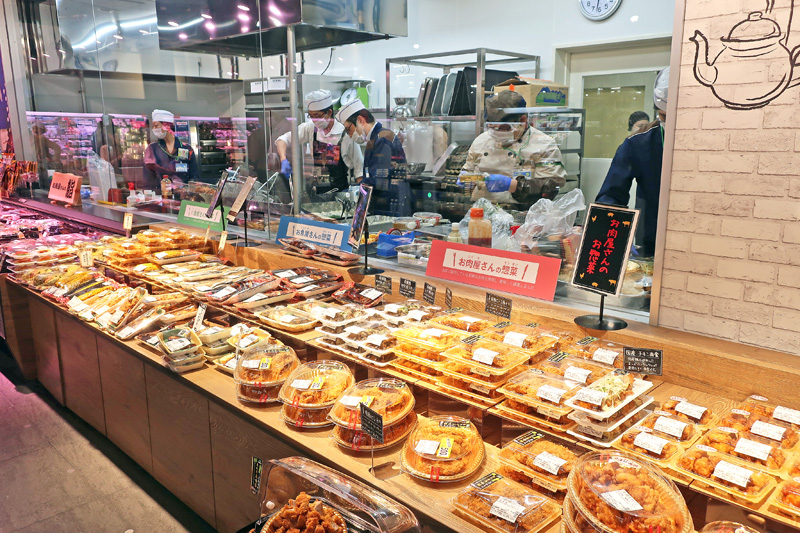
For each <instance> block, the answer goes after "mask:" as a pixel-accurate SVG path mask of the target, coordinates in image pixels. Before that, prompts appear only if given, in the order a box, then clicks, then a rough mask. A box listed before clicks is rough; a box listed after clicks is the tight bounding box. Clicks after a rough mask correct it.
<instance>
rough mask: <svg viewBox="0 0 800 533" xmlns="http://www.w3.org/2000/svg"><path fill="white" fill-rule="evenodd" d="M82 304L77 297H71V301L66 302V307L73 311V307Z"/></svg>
mask: <svg viewBox="0 0 800 533" xmlns="http://www.w3.org/2000/svg"><path fill="white" fill-rule="evenodd" d="M82 303H83V300H81V299H80V298H78V297H77V296H73V297H72V299H71V300H70V301H68V302H67V307H69V308H70V309H75V307H77V306H79V305H80V304H82Z"/></svg>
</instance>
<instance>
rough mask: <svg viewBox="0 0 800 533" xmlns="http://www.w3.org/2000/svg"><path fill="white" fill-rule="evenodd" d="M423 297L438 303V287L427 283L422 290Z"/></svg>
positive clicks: (427, 300)
mask: <svg viewBox="0 0 800 533" xmlns="http://www.w3.org/2000/svg"><path fill="white" fill-rule="evenodd" d="M422 299H423V300H425V301H426V302H428V303H429V304H431V305H433V304H435V303H436V287H434V286H433V285H431V284H430V283H427V282H426V283H425V288H424V290H423V291H422Z"/></svg>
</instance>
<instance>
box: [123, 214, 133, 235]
mask: <svg viewBox="0 0 800 533" xmlns="http://www.w3.org/2000/svg"><path fill="white" fill-rule="evenodd" d="M122 229H124V230H128V231H130V230H131V229H133V213H125V217H124V218H123V219H122Z"/></svg>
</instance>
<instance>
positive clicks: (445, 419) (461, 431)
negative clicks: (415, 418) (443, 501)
mask: <svg viewBox="0 0 800 533" xmlns="http://www.w3.org/2000/svg"><path fill="white" fill-rule="evenodd" d="M483 446H484V445H483V439H482V438H481V436H480V434H479V433H478V430H477V429H476V428H475V426H474V425H473V424H472V422H470V421H469V420H467V419H465V418H461V417H458V416H447V415H437V416H432V417H430V418H427V419H424V420H420V422H419V423H418V424H417V427H416V429H414V431H413V432H412V433H411V435H409V437H408V440H406V443H405V445H404V446H403V452H402V454H401V456H400V459H401V462H400V465H401V467H402V469H403V471H405V472H406V473H408V474H409V475H411V476H413V477H416V478H419V479H422V480H425V481H431V482H433V483H440V482H450V481H458V480H461V479H465V478H467V477H469V476H471V475H472V474H474V473H475V471H477V470H478V468H480V466H481V463H483V457H484V447H483Z"/></svg>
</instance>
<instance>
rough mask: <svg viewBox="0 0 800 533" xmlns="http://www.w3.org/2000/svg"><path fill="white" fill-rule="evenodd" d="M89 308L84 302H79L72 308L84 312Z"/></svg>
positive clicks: (77, 311)
mask: <svg viewBox="0 0 800 533" xmlns="http://www.w3.org/2000/svg"><path fill="white" fill-rule="evenodd" d="M87 309H89V306H88V305H87V304H85V303H83V302H81V303H79V304H78V305H76V306H75V307H73V308H72V310H73V311H75V312H76V313H83V312H84V311H86V310H87Z"/></svg>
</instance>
